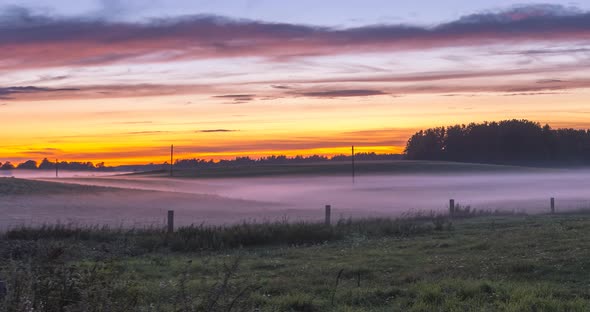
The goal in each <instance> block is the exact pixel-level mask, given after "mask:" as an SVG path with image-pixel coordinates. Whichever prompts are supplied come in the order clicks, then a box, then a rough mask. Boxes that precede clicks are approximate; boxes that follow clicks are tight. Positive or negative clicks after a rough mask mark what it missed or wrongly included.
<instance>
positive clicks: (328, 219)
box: [324, 205, 332, 225]
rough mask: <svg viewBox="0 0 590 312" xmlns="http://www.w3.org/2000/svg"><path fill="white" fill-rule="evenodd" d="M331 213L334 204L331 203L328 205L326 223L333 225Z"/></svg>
mask: <svg viewBox="0 0 590 312" xmlns="http://www.w3.org/2000/svg"><path fill="white" fill-rule="evenodd" d="M331 214H332V206H330V205H326V218H325V219H324V222H325V224H326V225H331V224H332V221H331V220H330V219H331V217H332V216H331Z"/></svg>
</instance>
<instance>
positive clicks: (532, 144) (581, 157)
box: [405, 119, 590, 163]
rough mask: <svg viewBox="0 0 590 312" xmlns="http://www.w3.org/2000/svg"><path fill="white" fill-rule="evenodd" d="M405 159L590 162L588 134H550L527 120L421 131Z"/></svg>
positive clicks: (409, 145)
mask: <svg viewBox="0 0 590 312" xmlns="http://www.w3.org/2000/svg"><path fill="white" fill-rule="evenodd" d="M405 157H406V158H407V159H422V160H449V161H463V162H489V163H525V162H569V163H571V162H576V163H582V162H585V163H587V162H590V131H588V130H575V129H558V130H552V129H551V127H550V126H549V125H545V126H543V127H541V125H540V124H539V123H536V122H532V121H528V120H516V119H513V120H504V121H500V122H484V123H480V124H476V123H471V124H469V125H455V126H450V127H446V128H445V127H441V128H433V129H427V130H421V131H419V132H417V133H416V134H414V135H413V136H412V137H411V138H410V139H409V140H408V143H407V145H406V150H405Z"/></svg>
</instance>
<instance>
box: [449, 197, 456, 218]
mask: <svg viewBox="0 0 590 312" xmlns="http://www.w3.org/2000/svg"><path fill="white" fill-rule="evenodd" d="M449 214H450V215H451V217H452V216H453V215H454V214H455V200H454V199H451V200H449Z"/></svg>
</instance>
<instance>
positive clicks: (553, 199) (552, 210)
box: [551, 197, 555, 214]
mask: <svg viewBox="0 0 590 312" xmlns="http://www.w3.org/2000/svg"><path fill="white" fill-rule="evenodd" d="M554 213H555V198H553V197H551V214H554Z"/></svg>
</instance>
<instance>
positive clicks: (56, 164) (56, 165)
mask: <svg viewBox="0 0 590 312" xmlns="http://www.w3.org/2000/svg"><path fill="white" fill-rule="evenodd" d="M58 164H59V162H58V160H57V158H56V159H55V177H56V178H57V177H58V176H59V165H58Z"/></svg>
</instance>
